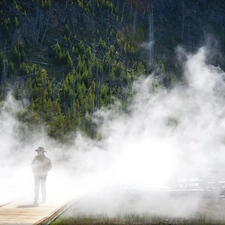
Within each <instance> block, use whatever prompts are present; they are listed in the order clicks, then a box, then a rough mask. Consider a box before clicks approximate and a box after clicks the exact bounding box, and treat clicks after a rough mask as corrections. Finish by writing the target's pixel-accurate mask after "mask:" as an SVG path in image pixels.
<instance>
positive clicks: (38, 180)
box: [34, 176, 47, 203]
mask: <svg viewBox="0 0 225 225" xmlns="http://www.w3.org/2000/svg"><path fill="white" fill-rule="evenodd" d="M46 178H47V177H46V176H41V177H40V176H35V177H34V182H35V188H34V203H37V202H38V199H39V189H40V186H41V193H42V201H43V202H45V200H46Z"/></svg>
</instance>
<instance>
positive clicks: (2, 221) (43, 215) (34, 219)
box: [0, 197, 76, 225]
mask: <svg viewBox="0 0 225 225" xmlns="http://www.w3.org/2000/svg"><path fill="white" fill-rule="evenodd" d="M32 201H33V199H32V198H31V197H24V198H21V199H18V200H16V201H12V202H9V203H5V204H3V205H1V206H0V225H31V224H32V225H42V224H48V223H49V222H50V221H52V220H53V219H54V218H55V217H56V216H57V215H59V214H60V213H61V212H63V211H64V210H65V209H66V208H68V207H69V206H70V205H71V204H72V203H73V202H74V201H76V198H74V199H73V200H71V199H69V198H63V199H62V198H61V199H56V198H54V199H53V198H51V197H50V198H48V200H47V202H45V203H39V204H37V205H33V204H32Z"/></svg>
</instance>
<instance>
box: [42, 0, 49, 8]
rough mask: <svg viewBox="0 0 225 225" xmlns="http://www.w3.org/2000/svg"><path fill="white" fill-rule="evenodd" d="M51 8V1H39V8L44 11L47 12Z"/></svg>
mask: <svg viewBox="0 0 225 225" xmlns="http://www.w3.org/2000/svg"><path fill="white" fill-rule="evenodd" d="M50 7H51V0H42V1H41V8H42V9H44V10H48V9H50Z"/></svg>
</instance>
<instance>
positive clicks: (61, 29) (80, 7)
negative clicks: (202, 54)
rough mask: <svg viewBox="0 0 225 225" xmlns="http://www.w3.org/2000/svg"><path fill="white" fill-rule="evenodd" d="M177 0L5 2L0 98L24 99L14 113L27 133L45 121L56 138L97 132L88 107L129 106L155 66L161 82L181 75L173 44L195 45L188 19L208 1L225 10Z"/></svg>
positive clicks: (0, 15)
mask: <svg viewBox="0 0 225 225" xmlns="http://www.w3.org/2000/svg"><path fill="white" fill-rule="evenodd" d="M175 2H177V0H176V1H164V0H161V1H158V2H156V1H153V0H149V1H147V0H141V1H133V0H126V1H125V0H124V1H120V0H65V1H60V0H13V1H6V0H2V1H1V2H0V21H1V24H0V71H1V79H0V82H1V87H0V88H1V89H0V100H1V101H4V99H5V97H6V95H7V93H8V92H9V91H10V90H13V95H14V96H15V98H16V99H17V100H21V99H26V100H28V102H29V103H28V104H25V105H24V111H23V112H20V113H19V114H18V115H17V119H18V120H20V121H21V122H22V124H23V126H24V127H22V128H21V129H23V132H25V133H27V134H29V132H30V131H32V130H34V129H36V128H37V127H39V126H41V125H42V124H44V125H45V127H46V130H47V134H48V135H49V136H50V137H52V138H55V139H58V140H59V141H61V142H67V141H68V137H69V136H68V134H70V133H76V131H81V132H83V133H85V134H86V135H88V136H89V137H91V138H96V132H95V129H96V128H95V124H94V122H93V121H92V116H91V115H92V113H93V112H94V111H96V110H97V109H99V108H101V107H111V106H112V105H113V104H114V103H115V101H119V102H120V106H121V108H120V110H126V106H127V104H129V100H130V98H131V97H132V93H131V92H130V89H131V85H132V83H133V81H134V80H136V79H138V78H139V77H140V76H143V75H148V74H150V73H151V72H152V71H153V70H154V69H156V68H157V69H158V70H159V71H161V72H160V73H162V74H163V77H162V79H161V81H162V84H163V85H165V86H166V87H169V86H170V85H171V82H177V81H179V80H181V79H182V70H181V67H180V65H179V63H177V60H176V56H175V53H174V49H175V48H176V46H177V45H178V44H184V45H185V46H187V48H188V49H190V50H195V49H196V48H197V47H199V46H200V42H195V41H193V40H195V38H196V37H197V38H198V37H199V36H200V33H199V30H197V28H196V30H195V29H193V27H191V26H194V22H193V21H192V19H193V18H194V19H196V16H197V19H196V20H198V21H199V18H203V17H204V18H205V17H207V15H208V14H210V15H211V12H209V11H208V9H209V7H212V6H213V7H214V8H213V10H217V11H218V12H219V13H218V15H221V14H220V11H221V10H223V9H224V8H223V7H224V6H223V5H224V4H219V5H216V4H211V3H209V1H207V0H205V1H203V0H202V1H198V4H193V5H191V6H189V5H188V1H179V4H177V5H175ZM210 4H211V5H210ZM179 7H180V8H179ZM182 7H183V8H182ZM196 7H197V8H196ZM215 7H217V8H215ZM180 9H183V11H180ZM188 9H189V11H188ZM196 9H198V12H197V14H196ZM186 11H187V12H186ZM175 12H177V14H176V13H175ZM178 12H179V13H178ZM180 12H181V13H180ZM182 12H183V13H182ZM188 12H189V14H190V15H189V14H188ZM212 12H214V11H212ZM174 13H175V14H174ZM188 15H189V16H188ZM194 16H195V17H194ZM220 19H221V18H220ZM223 19H224V17H222V20H223ZM218 21H219V22H218ZM205 23H206V22H205ZM205 23H203V22H202V23H201V25H204V24H205ZM220 23H221V20H217V19H215V20H213V26H211V27H214V28H215V29H214V30H213V31H212V33H213V34H215V35H217V36H218V37H219V38H220V37H223V36H224V30H223V29H222V30H220V29H219V27H220ZM197 26H199V23H198V24H197ZM190 28H191V30H192V33H190ZM209 30H210V29H209ZM166 31H167V33H168V35H167V33H166ZM217 31H218V32H217ZM187 34H189V36H187ZM198 40H199V39H198ZM221 40H222V39H221ZM221 46H223V42H221ZM216 63H218V60H217V61H216ZM221 66H223V63H221ZM28 136H29V135H28Z"/></svg>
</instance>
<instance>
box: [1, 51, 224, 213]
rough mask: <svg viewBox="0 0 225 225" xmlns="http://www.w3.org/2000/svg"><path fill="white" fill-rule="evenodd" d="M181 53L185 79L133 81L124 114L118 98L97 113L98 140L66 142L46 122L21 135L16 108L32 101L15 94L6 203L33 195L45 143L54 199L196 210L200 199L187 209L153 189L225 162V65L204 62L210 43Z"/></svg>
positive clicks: (5, 143)
mask: <svg viewBox="0 0 225 225" xmlns="http://www.w3.org/2000/svg"><path fill="white" fill-rule="evenodd" d="M177 54H178V58H179V59H180V60H181V59H182V60H183V61H181V63H182V64H183V71H184V80H183V81H182V82H179V83H177V84H174V85H173V87H172V88H170V89H165V88H162V87H158V88H155V83H156V82H157V80H155V79H154V73H153V74H150V75H149V76H148V77H147V78H140V79H139V80H138V81H136V82H134V84H133V92H134V93H135V94H134V98H133V99H132V102H131V104H130V106H129V108H128V110H127V112H126V113H121V112H120V110H118V109H119V108H120V105H119V103H118V104H115V106H114V107H112V108H111V109H106V108H102V109H100V110H99V111H97V112H96V113H95V114H94V115H93V119H94V121H95V122H96V124H98V126H99V129H98V131H97V132H98V136H99V137H100V138H99V140H98V141H94V140H91V139H88V138H86V137H84V136H82V134H77V135H76V138H74V140H73V143H74V144H73V145H72V146H66V145H60V144H58V143H57V142H56V141H53V140H50V139H49V138H47V135H46V134H45V129H44V128H43V129H41V130H37V131H36V132H35V133H33V134H31V135H30V137H24V138H22V139H21V136H22V135H21V133H17V132H18V130H19V129H18V127H19V126H20V124H19V122H18V121H17V120H16V116H15V115H16V113H17V112H19V111H20V110H22V109H23V107H24V105H26V104H27V103H26V101H23V102H18V101H15V100H14V99H13V97H12V96H11V94H10V93H9V95H8V98H7V99H6V101H5V102H4V104H3V106H2V108H1V113H0V124H1V126H0V138H1V141H0V149H1V155H0V179H1V186H0V193H1V197H0V204H3V203H4V202H7V201H10V200H13V199H16V198H21V197H23V196H27V195H29V196H30V199H31V202H32V200H33V189H34V184H33V174H32V171H31V162H32V160H33V158H34V157H35V155H36V152H35V149H37V148H38V147H39V146H43V147H44V148H45V150H46V151H47V152H46V156H47V157H50V158H51V160H52V164H53V169H52V170H51V171H50V172H49V175H48V178H47V191H48V194H47V195H51V196H53V198H57V199H58V198H64V197H65V196H66V197H65V199H66V198H69V197H70V196H71V198H73V197H77V198H78V199H79V198H80V197H81V198H84V197H85V196H86V195H87V196H89V197H90V195H91V198H90V199H92V200H93V202H92V203H93V205H92V204H90V202H89V203H88V204H89V207H87V204H83V207H84V209H83V210H84V211H86V212H89V213H91V212H92V210H93V212H94V211H96V212H98V213H100V212H101V210H102V209H106V208H107V207H105V203H104V204H102V205H101V201H100V200H104V201H105V200H106V199H107V202H108V203H107V206H108V208H107V209H109V211H107V212H110V213H113V211H114V210H115V212H119V211H120V212H127V211H129V210H131V211H132V212H145V211H148V210H150V209H153V208H154V213H156V211H157V209H158V210H159V212H160V213H161V211H165V210H169V211H168V212H169V213H172V211H173V213H174V212H175V211H177V212H178V211H179V212H180V211H181V210H183V211H182V215H189V214H190V213H191V212H192V211H194V210H195V208H196V207H197V206H198V204H199V201H200V200H199V199H196V200H193V199H192V201H191V202H189V203H188V202H186V207H185V209H184V208H182V209H181V208H180V205H179V204H178V205H177V207H175V206H174V208H173V209H171V207H168V208H166V209H165V206H166V205H167V204H166V202H165V201H163V204H162V205H160V204H159V203H158V202H157V201H156V199H157V198H156V197H154V195H152V194H149V193H150V192H149V191H150V190H169V189H171V179H174V178H177V177H207V176H212V171H214V170H223V169H224V163H223V162H224V160H225V151H224V142H225V120H224V117H225V104H224V100H225V99H224V98H225V95H224V93H225V86H224V72H223V71H222V70H221V69H220V68H219V67H215V66H212V65H210V64H207V63H206V61H207V58H208V56H209V54H210V51H209V49H207V48H206V47H202V48H200V49H199V50H198V52H196V53H195V54H190V53H187V52H185V50H184V49H182V48H178V49H177ZM129 193H131V195H132V200H134V199H135V198H134V196H136V194H138V196H139V197H138V200H137V201H136V203H137V204H135V203H134V202H135V201H134V202H133V203H132V206H129V204H128V203H127V201H128V200H130V198H131V197H130V195H129ZM95 194H96V195H95ZM145 194H147V196H146V197H145ZM140 196H141V197H140ZM160 198H162V196H161V197H160ZM110 199H111V201H110ZM153 199H154V201H152V200H153ZM165 199H166V198H165ZM165 199H164V200H165ZM142 200H143V201H142ZM147 200H148V201H147ZM147 202H151V204H152V206H151V207H152V208H151V207H150V206H149V205H148V207H147ZM94 203H95V204H94ZM96 203H98V204H97V205H96ZM90 206H93V207H90ZM145 206H146V208H145ZM156 206H157V207H156ZM85 207H86V208H85ZM126 209H127V211H126ZM178 215H180V214H179V213H178Z"/></svg>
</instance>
